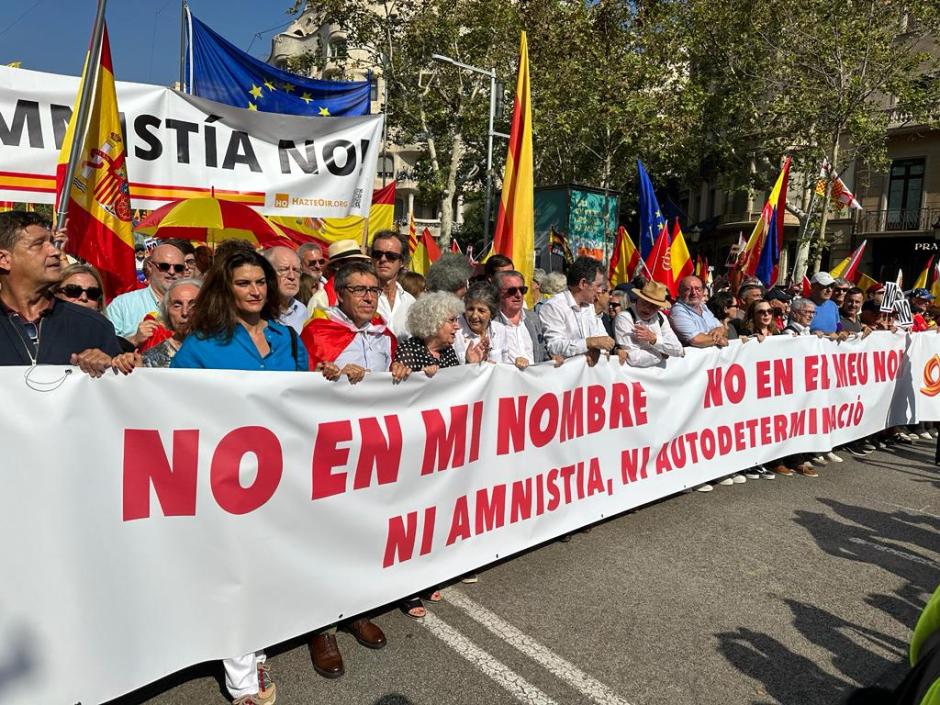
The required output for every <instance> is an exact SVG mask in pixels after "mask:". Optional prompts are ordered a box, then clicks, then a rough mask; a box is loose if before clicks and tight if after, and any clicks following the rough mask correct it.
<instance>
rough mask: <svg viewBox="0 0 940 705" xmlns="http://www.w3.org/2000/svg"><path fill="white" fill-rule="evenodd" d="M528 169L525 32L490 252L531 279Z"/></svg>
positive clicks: (529, 139) (532, 234)
mask: <svg viewBox="0 0 940 705" xmlns="http://www.w3.org/2000/svg"><path fill="white" fill-rule="evenodd" d="M534 188H535V182H534V179H533V170H532V100H531V96H530V92H529V50H528V45H527V44H526V36H525V32H523V33H522V36H521V38H520V40H519V77H518V79H517V81H516V101H515V107H514V108H513V111H512V126H511V128H510V131H509V149H508V150H507V153H506V170H505V171H504V172H503V192H502V196H501V197H500V201H499V212H498V214H497V216H496V230H495V231H494V234H493V249H492V252H498V253H499V254H501V255H506V256H507V257H508V258H509V259H511V260H512V262H513V265H515V267H516V270H517V271H518V272H520V273H521V274H522V276H523V277H525V280H526V281H530V280H531V279H532V273H533V271H534V270H535V204H534V199H535V197H534Z"/></svg>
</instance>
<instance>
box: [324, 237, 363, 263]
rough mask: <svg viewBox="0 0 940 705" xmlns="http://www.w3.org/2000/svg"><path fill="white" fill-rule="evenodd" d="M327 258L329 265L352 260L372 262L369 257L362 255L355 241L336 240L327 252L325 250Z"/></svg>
mask: <svg viewBox="0 0 940 705" xmlns="http://www.w3.org/2000/svg"><path fill="white" fill-rule="evenodd" d="M327 257H328V258H329V261H330V262H331V263H332V262H336V261H338V260H353V259H363V260H367V261H370V262H371V261H372V259H371V258H370V257H369V255H364V254H362V250H361V249H360V247H359V243H358V242H356V241H355V240H337V241H336V242H334V243H333V244H331V245H330V248H329V250H327Z"/></svg>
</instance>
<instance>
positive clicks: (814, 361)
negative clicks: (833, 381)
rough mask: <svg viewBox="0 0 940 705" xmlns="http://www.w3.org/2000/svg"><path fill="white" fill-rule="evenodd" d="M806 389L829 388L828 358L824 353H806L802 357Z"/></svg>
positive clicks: (810, 390)
mask: <svg viewBox="0 0 940 705" xmlns="http://www.w3.org/2000/svg"><path fill="white" fill-rule="evenodd" d="M803 370H804V375H805V377H806V391H807V392H813V391H815V390H817V389H829V358H827V357H826V356H825V355H807V356H806V357H805V358H804V359H803Z"/></svg>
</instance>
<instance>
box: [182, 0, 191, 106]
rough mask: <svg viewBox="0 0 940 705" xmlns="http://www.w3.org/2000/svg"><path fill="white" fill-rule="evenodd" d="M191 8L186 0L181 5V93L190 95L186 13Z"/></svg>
mask: <svg viewBox="0 0 940 705" xmlns="http://www.w3.org/2000/svg"><path fill="white" fill-rule="evenodd" d="M188 11H189V6H188V4H187V3H186V0H183V1H182V2H181V3H180V91H181V92H183V93H189V91H187V90H186V13H187V12H188Z"/></svg>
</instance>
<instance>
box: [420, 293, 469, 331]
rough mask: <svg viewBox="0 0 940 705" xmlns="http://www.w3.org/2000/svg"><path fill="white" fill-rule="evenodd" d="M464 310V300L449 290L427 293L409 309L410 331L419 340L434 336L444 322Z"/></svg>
mask: <svg viewBox="0 0 940 705" xmlns="http://www.w3.org/2000/svg"><path fill="white" fill-rule="evenodd" d="M463 311H464V305H463V301H461V300H460V299H458V298H457V297H456V296H454V295H453V294H451V293H450V292H449V291H434V292H431V293H428V294H425V295H424V296H422V297H421V298H420V299H418V300H417V301H415V302H414V303H413V304H411V308H409V309H408V332H410V333H411V334H412V335H413V336H414V337H415V338H418V339H419V340H427V339H428V338H433V337H434V336H435V335H437V331H438V330H440V328H441V326H442V325H444V323H446V322H447V321H448V320H450V319H451V318H453V317H454V316H459V315H460V314H461V313H463Z"/></svg>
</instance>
